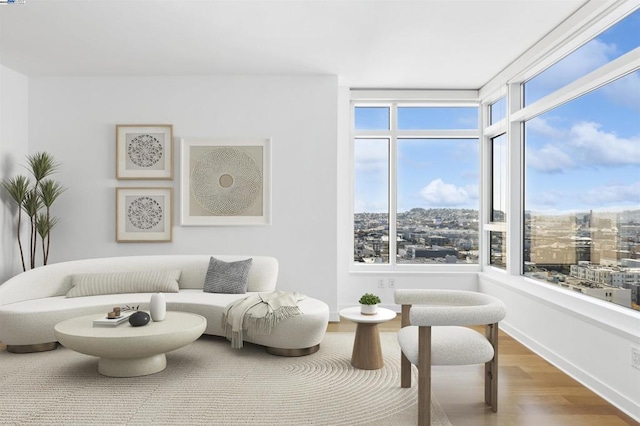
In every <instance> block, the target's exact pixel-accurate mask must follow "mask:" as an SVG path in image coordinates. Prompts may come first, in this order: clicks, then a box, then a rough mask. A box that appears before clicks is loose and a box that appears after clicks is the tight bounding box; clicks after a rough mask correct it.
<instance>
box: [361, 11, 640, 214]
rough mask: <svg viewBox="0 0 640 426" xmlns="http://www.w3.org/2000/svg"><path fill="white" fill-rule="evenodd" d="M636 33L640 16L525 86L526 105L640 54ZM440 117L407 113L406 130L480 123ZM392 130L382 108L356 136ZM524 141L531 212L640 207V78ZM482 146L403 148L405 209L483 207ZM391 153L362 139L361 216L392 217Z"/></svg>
mask: <svg viewBox="0 0 640 426" xmlns="http://www.w3.org/2000/svg"><path fill="white" fill-rule="evenodd" d="M638 28H640V11H636V12H635V13H634V14H632V15H631V16H629V17H627V18H626V19H625V20H623V21H621V22H620V23H618V24H617V25H615V26H614V27H612V28H611V29H609V30H607V31H606V32H604V33H603V34H601V35H600V36H598V37H597V38H595V39H594V40H592V41H590V42H589V43H587V44H585V45H584V46H583V47H581V48H580V49H578V50H576V51H575V52H574V53H572V54H571V55H568V56H567V57H566V58H564V59H563V60H562V61H560V62H558V63H557V64H556V65H554V66H552V67H550V68H549V69H548V70H546V71H545V72H543V73H541V74H540V75H539V76H537V77H535V78H534V79H533V80H531V81H530V82H528V83H527V84H526V85H525V91H526V94H525V97H526V99H527V100H528V103H531V102H533V101H534V100H536V99H538V98H540V97H541V96H544V95H546V94H548V93H550V92H552V91H554V90H556V89H558V88H560V87H562V86H564V85H565V84H567V83H568V82H571V81H573V80H575V79H576V78H579V77H581V76H584V75H586V74H588V73H589V72H591V71H593V70H594V69H596V68H598V67H599V66H601V65H603V64H605V63H607V62H609V61H611V60H612V59H615V58H617V57H619V56H621V55H623V54H624V53H626V52H629V51H631V50H633V49H634V48H636V47H638V46H640V31H638ZM441 110H442V109H417V108H416V109H411V110H407V111H406V112H405V114H404V117H405V118H406V119H405V120H403V119H402V117H401V118H400V119H399V124H400V126H403V128H405V129H417V128H429V129H437V128H440V129H451V128H459V129H460V128H461V129H468V128H473V126H474V125H475V124H474V123H477V115H474V114H473V112H472V113H469V112H468V111H464V109H461V110H459V111H458V112H457V113H455V114H448V115H442V114H441V112H442V111H441ZM450 110H455V109H450ZM425 111H431V114H429V116H428V117H427V116H425V114H424V112H425ZM409 113H411V114H409ZM434 113H437V114H434ZM386 126H388V118H387V115H386V111H384V110H383V109H367V110H366V111H360V113H359V114H356V128H368V129H380V128H385V127H386ZM525 141H526V142H525V151H526V158H527V160H526V172H525V173H526V175H525V176H526V179H525V182H526V201H525V203H526V209H527V210H533V211H536V212H546V213H567V212H572V211H584V210H591V209H593V210H596V211H598V210H601V211H618V210H622V209H640V71H636V72H634V73H632V74H629V75H627V76H625V77H622V78H620V79H618V80H616V81H614V82H612V83H610V84H608V85H606V86H604V87H601V88H599V89H597V90H595V91H593V92H591V93H588V94H586V95H583V96H581V97H580V98H578V99H575V100H573V101H571V102H568V103H566V104H564V105H562V106H560V107H558V108H556V109H554V110H552V111H549V112H547V113H545V114H543V115H541V116H539V117H537V118H535V119H532V120H530V121H529V122H527V123H526V125H525ZM478 148H479V147H478V143H477V140H475V139H467V140H403V141H401V142H400V143H399V149H398V211H399V212H403V211H407V210H410V209H411V208H414V207H423V208H437V207H452V208H478V173H479V171H478ZM387 152H388V142H387V141H386V140H358V141H356V146H355V155H356V157H355V158H356V176H355V177H356V191H355V192H356V199H355V209H354V211H355V212H356V213H359V212H386V211H387V209H388V207H387V198H388V194H387V190H386V182H387V176H388V170H387V165H386V161H387Z"/></svg>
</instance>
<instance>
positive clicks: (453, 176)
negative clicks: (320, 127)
mask: <svg viewBox="0 0 640 426" xmlns="http://www.w3.org/2000/svg"><path fill="white" fill-rule="evenodd" d="M353 117H354V123H353V128H354V131H353V133H354V134H353V161H354V165H353V170H354V200H353V212H354V215H353V216H354V222H353V227H354V258H353V259H354V262H355V263H357V264H377V265H387V266H388V267H390V268H395V267H396V266H397V265H433V264H477V263H478V256H479V235H478V211H479V198H478V193H479V145H478V144H479V138H478V134H479V131H478V107H477V106H475V105H473V106H469V105H464V106H442V105H438V106H424V105H412V104H407V105H405V104H402V103H396V102H393V103H389V104H387V105H368V104H366V103H364V102H362V103H360V102H358V103H354V106H353Z"/></svg>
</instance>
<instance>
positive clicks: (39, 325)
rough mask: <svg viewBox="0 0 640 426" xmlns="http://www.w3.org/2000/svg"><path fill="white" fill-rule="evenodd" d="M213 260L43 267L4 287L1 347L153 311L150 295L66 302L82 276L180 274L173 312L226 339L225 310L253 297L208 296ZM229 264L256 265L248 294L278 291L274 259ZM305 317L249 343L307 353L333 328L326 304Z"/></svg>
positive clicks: (168, 258) (308, 302) (305, 306)
mask: <svg viewBox="0 0 640 426" xmlns="http://www.w3.org/2000/svg"><path fill="white" fill-rule="evenodd" d="M210 257H211V256H210V255H160V256H130V257H114V258H101V259H86V260H77V261H70V262H62V263H57V264H50V265H47V266H41V267H39V268H36V269H32V270H30V271H27V272H24V273H21V274H19V275H16V276H15V277H13V278H11V279H10V280H8V281H6V282H5V283H4V284H2V285H0V342H2V343H4V344H6V345H16V346H18V345H35V344H41V343H49V342H55V341H56V338H55V335H54V332H53V327H54V325H55V324H57V323H58V322H60V321H63V320H66V319H70V318H74V317H79V316H84V315H91V314H93V313H95V314H96V315H97V316H98V315H101V314H104V313H106V312H108V311H109V310H111V309H112V308H113V307H114V306H124V305H129V306H139V307H140V309H143V310H148V309H149V300H150V298H151V294H150V293H124V294H108V295H95V296H86V297H74V298H69V297H65V294H66V293H67V291H69V289H70V288H71V284H70V276H71V275H73V274H79V273H101V272H115V271H120V272H124V271H140V270H153V269H157V270H166V269H180V270H181V271H182V273H181V274H180V279H179V285H180V291H179V292H178V293H165V298H166V301H167V310H169V311H172V310H173V311H184V312H192V313H196V314H200V315H202V316H204V317H205V318H206V319H207V328H206V330H205V334H210V335H217V336H224V333H223V330H222V326H221V321H222V313H223V311H224V308H225V307H226V306H227V305H228V304H229V303H231V302H233V301H235V300H238V299H241V298H243V297H245V296H247V295H248V294H249V293H247V294H221V293H205V292H204V291H203V285H204V280H205V275H206V273H207V268H208V265H209V259H210ZM215 257H216V258H217V259H221V260H223V261H226V262H233V261H237V260H244V259H247V258H249V257H251V258H252V259H253V261H252V266H251V269H250V271H249V277H248V285H247V287H248V288H247V290H248V292H262V291H272V290H275V288H276V282H277V277H278V262H277V260H276V259H275V258H273V257H268V256H218V255H215ZM299 306H300V309H301V311H302V313H303V314H302V315H298V316H295V317H291V318H288V319H286V320H283V321H281V322H280V323H279V324H278V326H277V327H276V328H275V329H274V330H273V332H272V333H271V334H269V335H261V336H255V337H253V338H248V337H247V338H245V341H247V342H251V343H256V344H260V345H264V346H269V347H272V348H281V349H303V348H309V347H313V346H315V345H318V344H319V343H320V342H321V341H322V338H323V337H324V333H325V331H326V328H327V324H328V322H329V307H328V306H327V304H326V303H324V302H322V301H320V300H317V299H314V298H311V297H307V298H306V299H304V300H302V301H301V302H300V304H299Z"/></svg>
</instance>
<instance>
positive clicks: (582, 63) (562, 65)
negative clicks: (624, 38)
mask: <svg viewBox="0 0 640 426" xmlns="http://www.w3.org/2000/svg"><path fill="white" fill-rule="evenodd" d="M617 50H618V49H617V48H616V46H615V44H606V43H604V42H602V41H601V40H598V39H593V40H591V41H590V42H589V43H587V44H585V45H584V46H583V47H582V48H580V49H578V50H576V51H575V52H574V53H572V54H571V55H569V56H567V57H566V58H565V59H563V60H561V61H559V62H558V63H557V64H556V65H554V66H553V67H551V68H549V70H548V71H546V72H544V73H542V74H540V76H539V77H536V79H535V80H536V81H535V82H536V84H539V85H540V86H542V87H545V88H548V89H557V88H559V87H562V86H564V85H565V84H567V83H569V82H571V81H574V80H576V79H577V78H580V77H582V76H584V75H587V74H588V73H589V72H591V71H593V70H595V69H596V68H599V67H600V66H602V65H604V64H606V63H607V62H609V60H610V58H612V57H613V56H615V55H616V53H617ZM547 93H548V91H547Z"/></svg>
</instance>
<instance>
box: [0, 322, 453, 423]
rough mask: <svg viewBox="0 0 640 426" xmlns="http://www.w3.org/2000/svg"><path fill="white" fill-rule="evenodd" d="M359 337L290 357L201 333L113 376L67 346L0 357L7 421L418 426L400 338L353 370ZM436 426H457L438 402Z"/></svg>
mask: <svg viewBox="0 0 640 426" xmlns="http://www.w3.org/2000/svg"><path fill="white" fill-rule="evenodd" d="M353 339H354V334H353V333H327V334H326V336H325V338H324V340H323V342H322V344H321V345H320V350H319V351H318V352H317V353H315V354H312V355H308V356H303V357H296V358H286V357H278V356H273V355H269V354H267V353H266V352H265V351H264V348H262V347H259V346H255V345H247V346H245V347H244V348H243V349H231V347H230V345H229V342H227V341H226V340H224V339H222V338H217V337H211V336H203V337H202V338H200V339H199V340H198V341H196V342H195V343H193V344H191V345H189V346H186V347H184V348H181V349H178V350H176V351H173V352H170V353H168V354H167V369H166V370H164V371H162V372H160V373H157V374H153V375H150V376H143V377H135V378H111V377H105V376H102V375H100V374H99V373H98V371H97V362H98V361H97V358H94V357H91V356H87V355H82V354H79V353H76V352H73V351H71V350H69V349H66V348H64V347H62V346H60V347H59V348H58V349H57V350H55V351H51V352H42V353H36V354H11V353H8V352H6V351H3V352H0V424H11V425H54V424H55V425H109V426H115V425H204V424H206V425H296V426H298V425H341V426H342V425H378V426H380V425H393V426H395V425H415V424H416V423H417V417H418V413H417V405H416V401H417V382H416V380H415V374H416V370H415V368H414V385H413V387H412V388H411V389H402V388H401V387H400V349H399V347H398V343H397V341H396V334H395V333H381V341H382V347H383V353H384V360H385V366H384V367H383V368H382V369H380V370H371V371H369V370H358V369H355V368H353V367H352V366H351V363H350V359H351V350H352V348H353ZM431 424H432V425H451V423H450V421H449V420H448V419H447V416H446V415H445V413H444V412H443V411H442V409H441V407H440V406H439V405H438V403H437V401H435V400H433V401H432V423H431Z"/></svg>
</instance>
